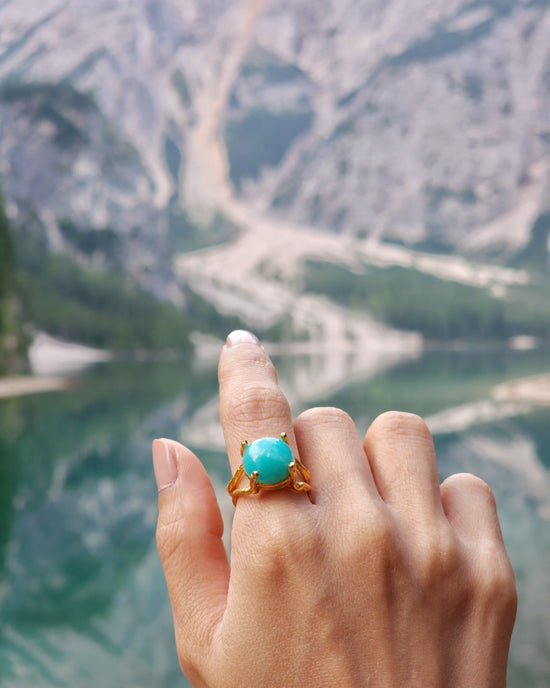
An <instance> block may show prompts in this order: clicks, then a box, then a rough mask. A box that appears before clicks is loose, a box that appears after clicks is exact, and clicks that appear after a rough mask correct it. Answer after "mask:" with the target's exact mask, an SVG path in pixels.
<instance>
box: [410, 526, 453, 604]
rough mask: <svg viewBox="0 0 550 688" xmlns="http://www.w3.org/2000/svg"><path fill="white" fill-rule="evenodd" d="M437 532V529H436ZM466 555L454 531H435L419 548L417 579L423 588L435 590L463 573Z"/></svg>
mask: <svg viewBox="0 0 550 688" xmlns="http://www.w3.org/2000/svg"><path fill="white" fill-rule="evenodd" d="M436 532H437V531H436ZM464 564H465V561H464V556H463V553H462V549H461V547H460V545H459V543H458V541H457V539H456V538H455V537H454V536H453V535H452V533H449V532H447V531H446V530H441V531H439V533H437V534H436V533H435V532H434V533H433V534H432V536H431V537H430V538H429V539H428V541H427V542H426V543H425V544H424V545H423V547H420V548H419V555H418V557H417V564H416V576H417V581H418V583H419V585H420V587H421V589H423V590H427V591H429V590H434V589H436V588H437V587H439V586H440V585H442V584H443V585H447V584H448V581H449V580H451V579H453V578H457V577H459V576H461V575H462V572H463V570H464Z"/></svg>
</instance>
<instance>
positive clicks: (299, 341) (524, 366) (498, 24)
mask: <svg viewBox="0 0 550 688" xmlns="http://www.w3.org/2000/svg"><path fill="white" fill-rule="evenodd" d="M549 35H550V1H549V0H469V1H467V0H415V1H414V2H410V0H317V2H314V3H313V2H310V1H309V0H290V1H289V0H268V1H264V0H139V1H138V2H136V1H135V0H131V1H130V0H100V1H99V0H98V1H97V2H94V3H91V2H87V1H86V0H41V1H40V2H38V1H37V0H3V2H0V186H1V189H2V195H1V201H0V684H1V685H2V686H5V687H6V688H15V687H17V688H23V687H26V686H33V687H36V686H39V687H41V688H42V687H45V688H48V687H50V686H51V687H54V686H55V687H58V686H67V687H71V688H73V687H74V686H78V687H79V688H87V687H88V686H90V687H91V686H97V685H102V686H104V687H105V688H110V687H111V686H113V687H114V686H117V687H119V686H129V685H132V686H135V687H139V686H143V687H151V686H155V687H158V688H162V687H163V686H170V687H171V688H172V687H173V686H177V685H181V686H186V685H188V684H187V683H186V681H185V679H184V678H182V677H181V675H180V671H179V668H178V662H177V659H176V654H175V647H174V641H173V637H172V624H171V615H170V610H169V605H168V600H167V594H166V590H165V585H164V580H163V577H162V572H161V569H160V564H159V562H158V559H157V555H156V551H155V545H154V526H155V519H156V488H155V486H154V480H153V475H152V468H151V459H150V443H151V440H152V439H153V438H154V437H158V436H168V437H173V438H177V439H179V440H181V441H183V442H185V443H186V444H188V445H189V446H191V447H192V448H193V449H194V450H195V451H196V452H197V453H198V455H199V456H200V457H201V458H202V459H203V461H204V462H205V464H206V465H207V467H208V469H209V471H210V473H211V475H212V478H213V481H214V483H215V485H216V488H217V490H218V493H219V498H220V503H221V505H222V510H223V512H224V515H225V517H226V520H227V523H228V524H229V523H230V519H231V513H232V506H231V504H230V501H229V500H228V498H227V496H226V495H225V492H224V490H225V487H224V486H225V484H226V482H227V480H228V479H229V477H230V476H229V471H228V468H227V466H226V461H225V452H224V447H223V440H222V435H221V431H220V428H219V423H218V410H217V381H216V361H217V355H218V351H219V348H220V347H221V345H222V342H223V340H224V338H225V335H226V334H227V333H228V332H229V331H230V330H231V329H234V328H236V327H245V328H248V329H252V330H253V331H255V332H256V333H257V334H258V335H260V336H261V337H262V339H263V341H264V342H265V345H266V348H267V349H268V351H269V353H270V354H271V355H272V356H273V358H274V360H275V362H276V365H277V367H278V370H279V372H280V377H281V384H282V387H283V389H284V391H285V392H286V394H287V396H288V398H289V400H290V402H291V405H292V408H293V411H294V413H295V414H298V413H299V412H300V411H302V410H303V409H304V408H306V407H308V406H311V405H317V404H330V405H337V406H340V407H342V408H344V409H345V410H346V411H348V412H349V413H350V414H351V415H352V416H353V417H354V418H355V419H356V420H357V423H358V425H359V428H360V430H361V432H363V431H365V430H366V428H367V427H368V425H369V423H370V422H371V421H372V420H373V418H374V417H375V416H376V415H377V414H378V413H380V412H383V411H385V410H388V409H402V410H408V411H413V412H416V413H420V414H422V415H423V416H424V417H425V418H426V419H427V422H428V424H429V426H430V428H431V430H432V431H433V433H434V436H435V442H436V449H437V452H438V457H439V463H440V472H441V478H442V479H443V478H444V477H446V476H447V475H449V474H451V473H454V472H457V471H472V472H475V473H477V474H479V475H481V476H482V477H483V478H484V479H485V480H487V481H488V482H489V483H490V485H491V486H492V488H493V490H494V491H495V494H496V498H497V502H498V506H499V513H500V517H501V521H502V527H503V532H504V537H505V540H506V544H507V547H508V550H509V553H510V556H511V559H512V563H513V565H514V569H515V572H516V576H517V582H518V588H519V600H520V607H519V614H518V620H517V624H516V629H515V632H514V637H513V643H512V649H511V655H510V662H509V676H510V679H509V686H510V687H512V688H524V687H525V686H530V687H532V688H541V687H548V686H550V528H549V522H550V361H549V355H548V354H549V349H550V253H549V240H550V43H549V41H548V36H549Z"/></svg>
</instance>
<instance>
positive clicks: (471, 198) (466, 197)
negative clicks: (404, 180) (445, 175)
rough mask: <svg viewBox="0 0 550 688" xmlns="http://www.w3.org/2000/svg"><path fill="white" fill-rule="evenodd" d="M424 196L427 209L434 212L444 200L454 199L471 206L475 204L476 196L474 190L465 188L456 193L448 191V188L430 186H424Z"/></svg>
mask: <svg viewBox="0 0 550 688" xmlns="http://www.w3.org/2000/svg"><path fill="white" fill-rule="evenodd" d="M424 194H425V196H426V198H427V203H428V208H429V210H430V211H432V212H433V211H435V210H437V209H438V208H439V206H440V205H441V204H442V203H444V202H445V201H446V200H449V199H454V200H457V201H459V202H460V203H463V204H464V205H473V204H474V203H477V195H476V192H475V190H474V189H472V188H471V187H467V188H465V189H461V190H460V191H456V190H455V189H450V188H449V187H448V186H431V185H430V184H426V186H425V187H424Z"/></svg>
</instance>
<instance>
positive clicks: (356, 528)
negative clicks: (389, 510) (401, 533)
mask: <svg viewBox="0 0 550 688" xmlns="http://www.w3.org/2000/svg"><path fill="white" fill-rule="evenodd" d="M394 547H395V532H394V528H393V523H392V521H391V519H390V518H388V517H386V516H385V515H384V514H382V513H375V514H374V515H371V517H370V518H369V520H368V526H367V527H365V521H364V520H361V519H359V520H358V519H357V513H356V512H354V513H353V514H350V518H349V519H348V523H347V524H345V527H344V528H343V530H342V534H341V537H340V538H339V549H340V559H341V560H342V562H343V563H344V565H345V566H346V567H347V568H349V570H357V569H358V568H360V567H362V566H364V565H365V564H366V563H367V562H369V563H370V565H371V566H372V565H373V563H374V562H379V563H380V565H382V566H383V565H384V562H386V561H387V560H389V559H391V558H392V557H393V551H394Z"/></svg>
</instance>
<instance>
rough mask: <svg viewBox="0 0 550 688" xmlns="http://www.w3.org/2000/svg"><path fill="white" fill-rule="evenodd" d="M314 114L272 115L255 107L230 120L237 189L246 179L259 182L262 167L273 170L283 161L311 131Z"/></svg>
mask: <svg viewBox="0 0 550 688" xmlns="http://www.w3.org/2000/svg"><path fill="white" fill-rule="evenodd" d="M312 121H313V111H312V110H303V111H288V112H271V111H270V110H268V109H267V108H254V109H252V110H250V111H249V112H247V113H246V115H245V116H244V117H242V118H239V119H237V118H234V119H229V120H227V122H226V125H225V143H226V146H227V154H228V157H229V164H230V168H231V169H230V174H231V181H232V182H233V184H234V185H235V187H236V188H237V189H240V188H241V185H242V181H243V179H247V178H253V179H257V178H258V176H259V174H260V170H261V169H262V167H274V166H275V165H278V164H279V163H280V162H281V160H282V159H283V157H284V155H285V153H286V152H287V150H288V149H289V148H290V146H291V145H292V143H293V142H294V140H295V139H296V138H297V137H298V136H300V135H301V134H304V133H305V132H307V131H309V129H310V127H311V124H312Z"/></svg>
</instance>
